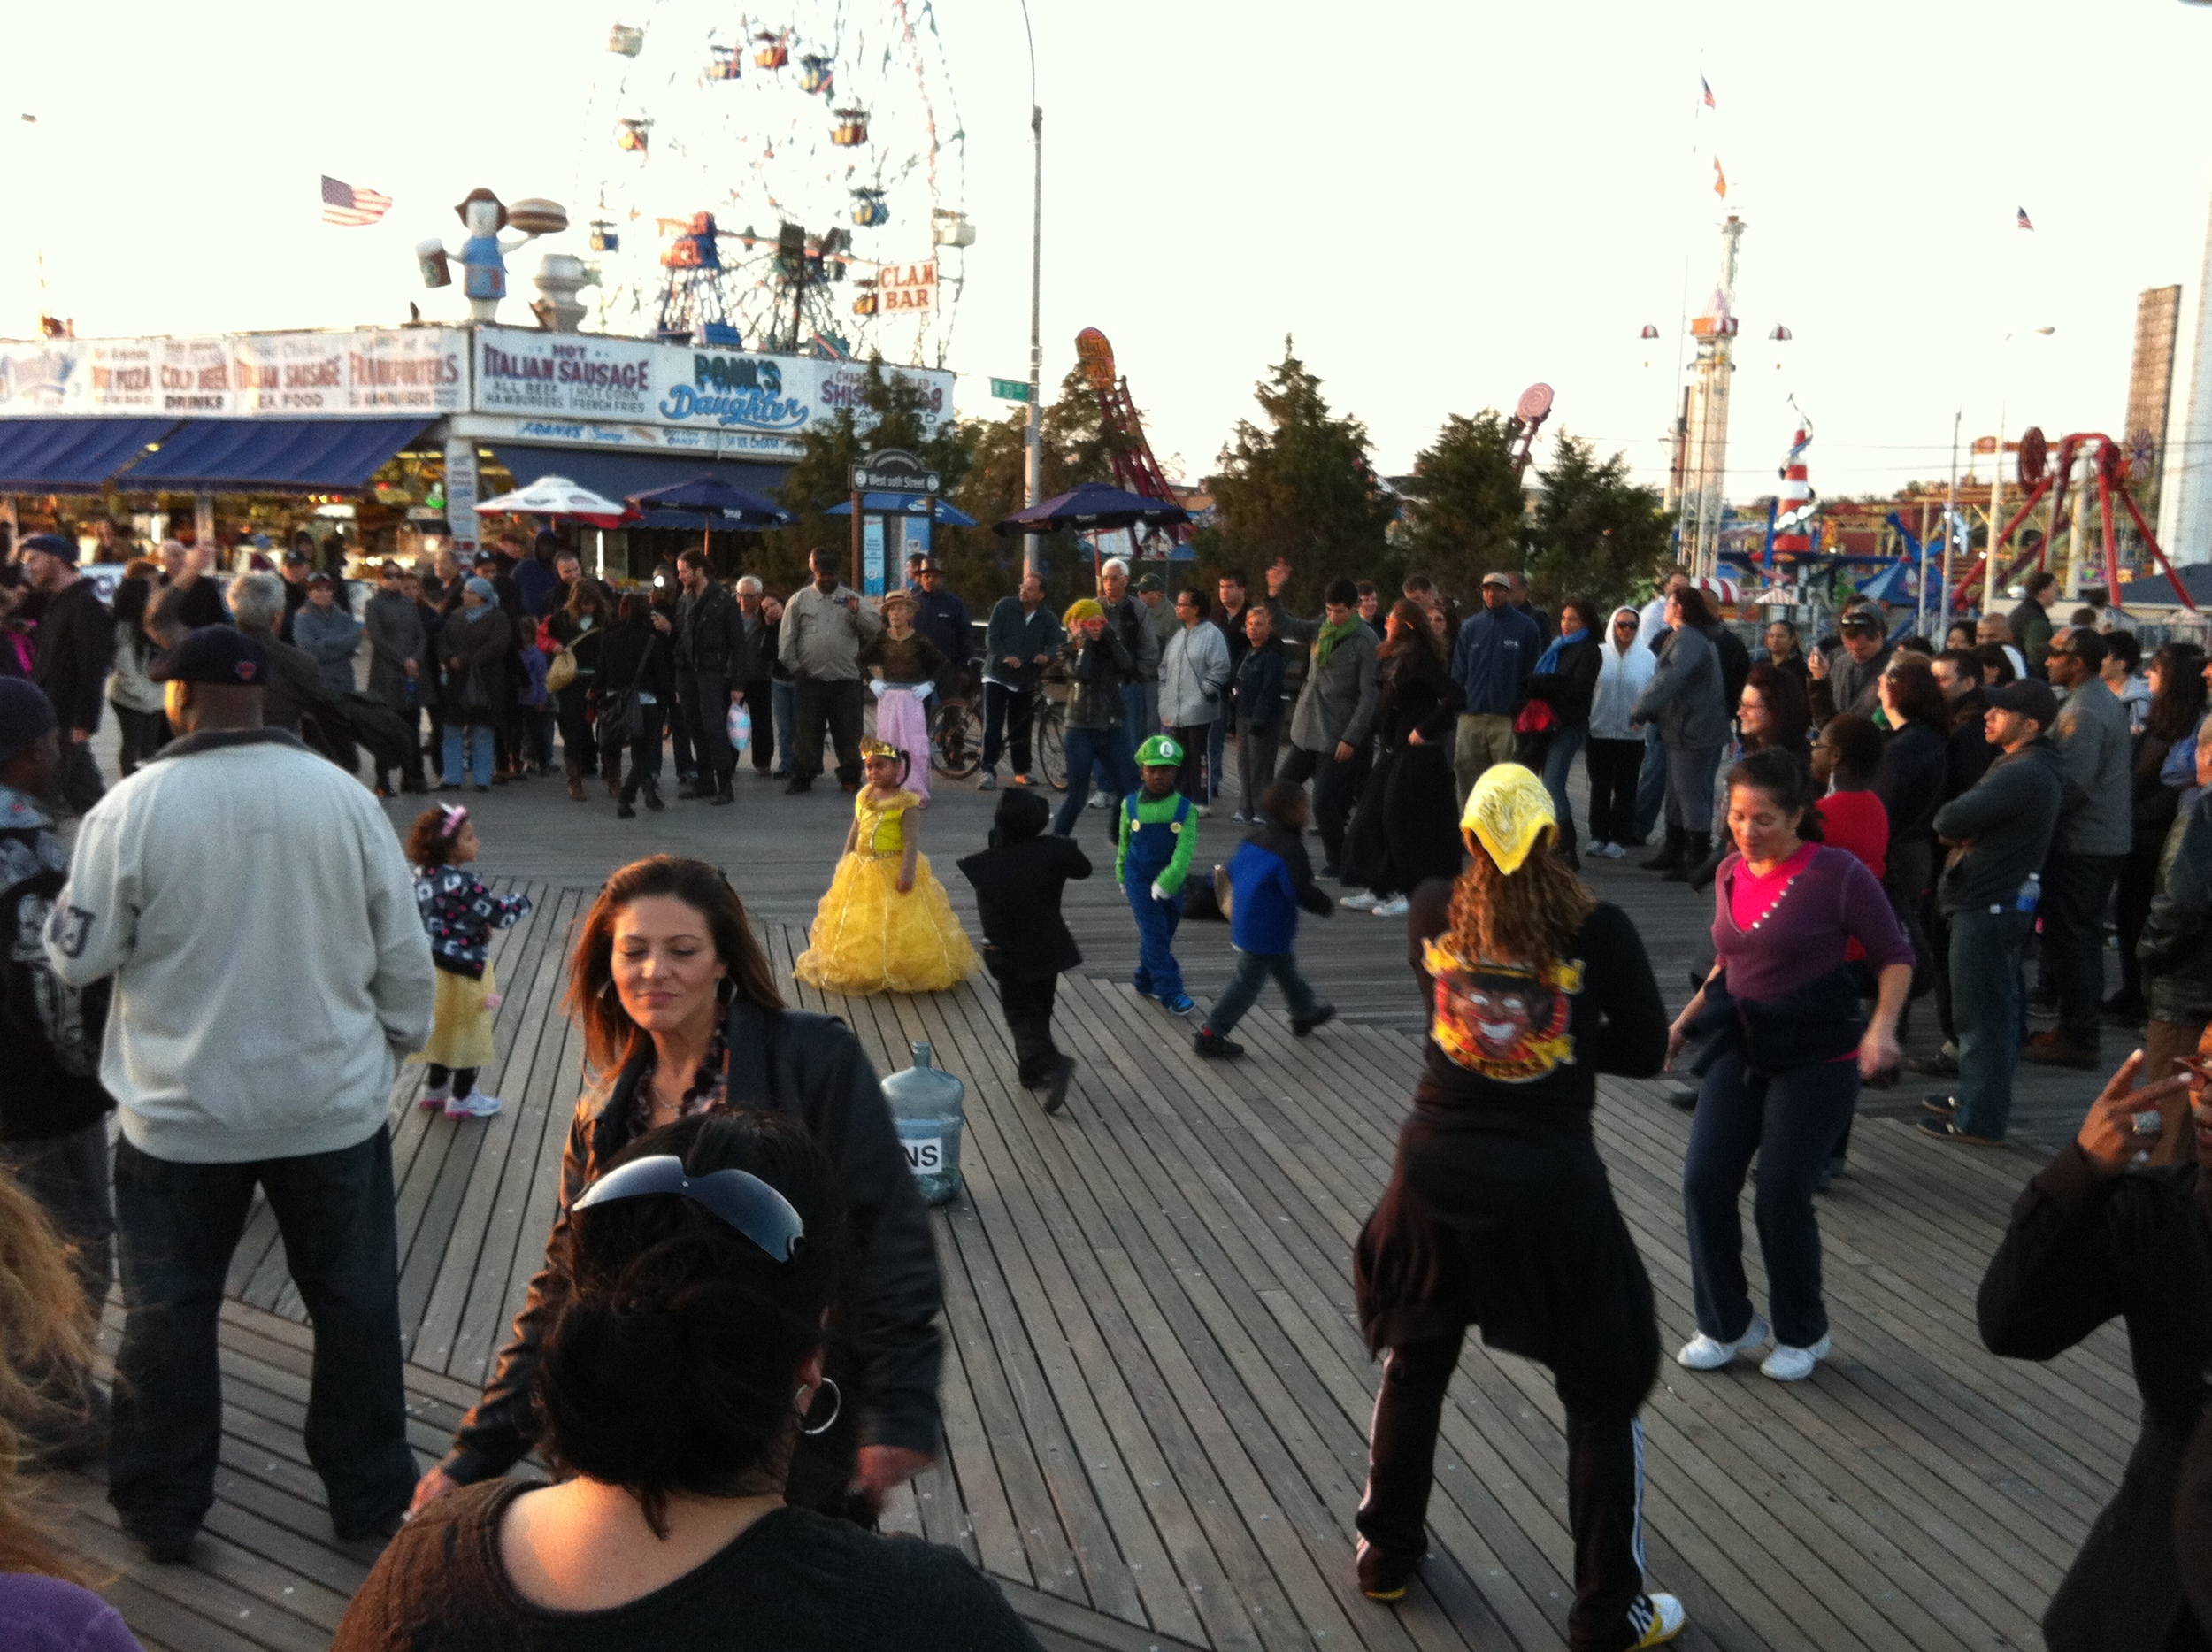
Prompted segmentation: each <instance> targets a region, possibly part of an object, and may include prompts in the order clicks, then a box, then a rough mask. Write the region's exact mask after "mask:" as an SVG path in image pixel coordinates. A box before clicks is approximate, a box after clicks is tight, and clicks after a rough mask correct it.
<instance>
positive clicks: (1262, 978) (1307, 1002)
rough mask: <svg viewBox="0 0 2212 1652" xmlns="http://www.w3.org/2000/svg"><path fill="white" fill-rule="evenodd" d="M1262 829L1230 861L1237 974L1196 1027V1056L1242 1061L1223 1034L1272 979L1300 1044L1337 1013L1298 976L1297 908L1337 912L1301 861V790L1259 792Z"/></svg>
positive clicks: (1278, 787)
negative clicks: (1286, 1002)
mask: <svg viewBox="0 0 2212 1652" xmlns="http://www.w3.org/2000/svg"><path fill="white" fill-rule="evenodd" d="M1258 812H1259V816H1260V824H1259V825H1258V826H1256V827H1255V828H1254V829H1253V831H1252V833H1251V834H1250V835H1249V836H1248V837H1247V838H1246V839H1245V840H1244V841H1243V842H1242V843H1240V844H1239V845H1238V846H1237V852H1236V854H1235V855H1234V856H1233V857H1232V858H1231V860H1230V862H1229V882H1230V885H1231V887H1232V888H1233V895H1232V896H1231V898H1230V903H1229V938H1230V940H1231V941H1232V942H1233V944H1234V945H1235V947H1236V949H1237V972H1236V973H1235V975H1233V976H1232V977H1231V978H1230V980H1229V984H1228V985H1227V986H1226V987H1223V988H1222V989H1221V996H1220V997H1219V998H1217V999H1216V1000H1215V1001H1214V1008H1213V1013H1212V1014H1211V1015H1210V1016H1208V1017H1207V1018H1206V1024H1205V1026H1202V1027H1200V1028H1199V1029H1198V1036H1197V1038H1196V1039H1195V1040H1194V1048H1195V1049H1197V1051H1198V1053H1199V1054H1200V1055H1202V1056H1207V1057H1217V1058H1218V1057H1229V1056H1241V1055H1242V1054H1244V1046H1243V1045H1241V1044H1240V1043H1237V1042H1235V1041H1233V1040H1232V1039H1231V1038H1230V1037H1229V1034H1230V1033H1232V1032H1233V1031H1235V1030H1236V1025H1237V1023H1238V1022H1239V1021H1240V1020H1242V1019H1243V1018H1244V1012H1245V1011H1246V1010H1249V1009H1250V1008H1251V1007H1252V1003H1253V1001H1254V1000H1255V999H1256V998H1257V997H1258V996H1259V995H1260V987H1262V986H1263V984H1265V982H1266V980H1267V978H1268V977H1269V976H1270V975H1272V976H1273V977H1274V978H1275V981H1276V984H1277V985H1278V986H1279V987H1281V988H1282V989H1283V996H1284V997H1285V998H1286V999H1288V1000H1289V1001H1290V1030H1291V1032H1292V1033H1294V1034H1296V1035H1297V1036H1298V1037H1300V1038H1303V1037H1305V1035H1306V1034H1307V1033H1310V1032H1312V1031H1313V1029H1314V1028H1316V1027H1317V1026H1320V1025H1321V1024H1322V1023H1323V1022H1325V1021H1327V1020H1330V1019H1333V1018H1334V1017H1335V1015H1336V1010H1335V1007H1334V1006H1333V1005H1331V1004H1325V1003H1321V1002H1320V1001H1319V1000H1318V999H1317V998H1315V996H1314V995H1313V988H1312V987H1311V986H1310V985H1309V984H1308V983H1307V980H1306V978H1305V977H1304V976H1303V975H1301V974H1300V973H1299V972H1298V958H1297V955H1296V954H1295V953H1294V952H1293V951H1292V950H1291V949H1292V947H1293V945H1294V943H1295V942H1296V941H1297V939H1298V909H1299V908H1300V907H1303V908H1305V910H1306V911H1309V912H1313V913H1316V914H1317V915H1318V916H1320V917H1323V918H1326V917H1327V916H1328V915H1329V914H1330V913H1331V912H1333V911H1335V910H1336V907H1335V903H1333V902H1332V901H1331V900H1330V899H1329V897H1328V896H1327V895H1324V894H1322V893H1321V891H1320V890H1318V889H1317V888H1316V887H1314V883H1313V863H1312V862H1311V861H1310V860H1308V859H1307V858H1306V842H1305V833H1306V791H1305V788H1303V787H1302V786H1293V785H1291V784H1289V783H1288V782H1287V781H1282V780H1279V781H1277V782H1276V783H1275V784H1274V785H1272V786H1270V787H1269V788H1267V789H1266V790H1265V791H1263V792H1262V793H1261V794H1260V806H1259V811H1258Z"/></svg>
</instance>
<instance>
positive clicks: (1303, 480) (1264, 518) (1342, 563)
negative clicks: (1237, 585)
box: [1197, 337, 1396, 608]
mask: <svg viewBox="0 0 2212 1652" xmlns="http://www.w3.org/2000/svg"><path fill="white" fill-rule="evenodd" d="M1254 395H1255V396H1256V398H1257V400H1258V402H1259V404H1260V408H1261V411H1263V412H1264V413H1265V414H1266V416H1267V424H1266V426H1265V428H1262V427H1260V426H1256V425H1254V424H1253V423H1251V421H1249V420H1248V419H1240V420H1239V421H1238V423H1237V427H1236V434H1235V435H1234V437H1233V440H1232V441H1231V442H1230V443H1229V445H1228V446H1227V447H1225V448H1224V449H1222V453H1221V471H1220V473H1219V474H1217V476H1215V477H1214V478H1213V496H1214V504H1215V508H1216V510H1217V512H1218V514H1219V518H1220V521H1219V525H1218V526H1216V527H1214V528H1211V529H1208V530H1205V531H1203V532H1202V533H1201V534H1199V536H1198V546H1197V549H1198V552H1199V556H1200V558H1201V560H1202V562H1204V563H1205V564H1206V565H1208V566H1209V567H1210V568H1220V567H1226V566H1235V565H1241V566H1243V567H1244V568H1245V569H1247V570H1248V572H1250V574H1251V576H1252V580H1253V582H1254V584H1255V585H1256V586H1260V587H1261V588H1264V587H1263V585H1262V584H1261V571H1262V570H1263V569H1264V568H1266V567H1267V566H1268V565H1269V564H1271V562H1273V561H1274V560H1275V558H1276V557H1288V558H1289V559H1290V563H1291V565H1292V567H1293V568H1294V570H1295V571H1296V573H1295V580H1294V584H1293V585H1292V587H1291V595H1292V600H1293V601H1294V603H1296V604H1298V605H1299V606H1301V607H1302V608H1315V607H1317V606H1318V604H1319V602H1320V598H1321V592H1322V589H1323V588H1324V587H1325V586H1326V585H1327V583H1328V582H1329V581H1330V580H1333V579H1334V578H1336V577H1337V576H1338V575H1340V574H1343V575H1348V576H1349V577H1351V578H1354V579H1371V580H1376V581H1377V582H1378V583H1381V582H1382V581H1383V580H1385V579H1386V578H1387V577H1388V576H1389V573H1390V572H1391V570H1392V569H1393V568H1394V566H1395V558H1394V555H1393V553H1392V550H1391V548H1390V545H1389V543H1388V539H1387V535H1388V533H1389V529H1390V525H1391V522H1392V520H1393V519H1394V517H1395V515H1396V507H1395V503H1394V501H1393V499H1392V498H1391V496H1390V495H1389V494H1388V493H1387V492H1386V490H1385V489H1384V488H1383V487H1382V485H1381V483H1380V482H1379V480H1377V478H1376V475H1375V471H1374V466H1373V465H1372V463H1371V460H1370V457H1369V454H1370V450H1371V449H1370V444H1369V442H1368V436H1367V426H1365V425H1363V424H1362V423H1361V422H1360V421H1359V420H1358V419H1352V418H1338V417H1335V416H1333V415H1332V414H1331V412H1330V411H1329V404H1328V403H1327V401H1326V400H1325V399H1324V397H1323V396H1322V394H1321V381H1320V380H1319V379H1317V378H1316V377H1315V376H1314V375H1313V374H1312V373H1310V372H1308V371H1307V368H1306V365H1305V363H1303V362H1302V361H1301V360H1299V359H1298V357H1297V354H1296V352H1295V350H1294V347H1293V345H1292V342H1291V341H1290V339H1289V338H1287V337H1286V338H1285V339H1284V340H1283V358H1282V360H1281V361H1279V362H1278V363H1276V365H1275V366H1274V368H1273V369H1272V370H1271V372H1270V373H1269V374H1268V377H1267V378H1266V379H1265V380H1263V381H1262V382H1261V383H1260V384H1259V385H1258V386H1257V387H1256V388H1255V390H1254Z"/></svg>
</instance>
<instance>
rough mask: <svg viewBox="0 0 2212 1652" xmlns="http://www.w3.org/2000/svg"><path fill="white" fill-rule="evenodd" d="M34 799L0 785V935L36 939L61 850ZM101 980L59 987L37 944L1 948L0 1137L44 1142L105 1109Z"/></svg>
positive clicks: (56, 887) (62, 862) (57, 888)
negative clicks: (2, 1056) (0, 1052)
mask: <svg viewBox="0 0 2212 1652" xmlns="http://www.w3.org/2000/svg"><path fill="white" fill-rule="evenodd" d="M52 824H53V823H52V822H51V821H50V819H49V818H47V816H46V813H45V811H44V809H43V807H42V805H41V804H40V803H39V801H38V800H37V799H36V798H35V797H31V796H28V795H26V794H24V793H22V792H19V791H15V790H13V789H12V788H9V787H5V786H0V935H7V936H10V937H14V936H17V935H28V936H31V937H32V938H33V940H34V942H35V939H36V937H37V936H38V935H39V934H41V933H42V931H43V930H44V929H45V927H46V922H45V917H46V914H47V913H48V912H50V911H52V910H53V905H54V897H55V895H58V894H59V893H60V892H61V887H62V885H63V884H64V883H65V882H66V881H67V879H68V868H69V857H68V854H67V852H66V851H65V850H64V849H63V848H62V846H61V840H60V839H58V838H57V837H56V836H55V835H54V834H53V831H52ZM108 987H109V983H108V982H106V981H104V980H103V981H95V982H94V983H93V984H92V985H91V986H89V987H84V988H82V989H79V988H77V987H65V986H64V985H63V984H62V982H61V981H60V980H58V978H57V977H56V976H55V974H54V972H52V970H50V969H49V968H48V967H47V964H46V954H45V953H44V951H43V950H42V949H40V948H39V947H38V946H37V945H35V944H33V945H31V946H29V947H9V948H6V949H0V1049H4V1050H6V1051H7V1059H6V1060H5V1061H4V1062H0V1141H46V1140H49V1139H50V1138H52V1137H54V1136H61V1135H67V1134H69V1133H72V1132H73V1131H77V1130H81V1129H83V1128H84V1127H85V1126H87V1125H90V1124H93V1123H96V1122H97V1121H98V1120H99V1119H101V1118H104V1117H106V1115H107V1113H108V1111H109V1110H110V1109H111V1108H112V1107H113V1106H114V1105H115V1103H114V1102H113V1101H111V1099H110V1098H109V1096H108V1093H107V1092H106V1091H105V1090H104V1089H102V1088H101V1087H100V1038H101V1033H103V1031H104V1029H105V1027H106V1026H107V1016H108Z"/></svg>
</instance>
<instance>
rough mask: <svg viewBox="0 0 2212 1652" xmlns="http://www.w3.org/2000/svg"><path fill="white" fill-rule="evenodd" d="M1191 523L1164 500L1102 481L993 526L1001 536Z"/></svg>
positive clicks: (1179, 509) (1187, 515)
mask: <svg viewBox="0 0 2212 1652" xmlns="http://www.w3.org/2000/svg"><path fill="white" fill-rule="evenodd" d="M1189 520H1190V512H1189V511H1186V510H1184V509H1183V507H1182V506H1181V505H1179V504H1171V503H1168V502H1167V501H1166V500H1164V499H1148V498H1146V497H1145V496H1143V495H1142V494H1133V493H1125V492H1124V491H1123V490H1122V489H1121V488H1110V487H1108V486H1107V485H1106V484H1105V483H1104V482H1085V483H1083V484H1082V485H1081V486H1080V487H1078V488H1069V489H1068V491H1067V492H1065V493H1064V494H1062V495H1060V496H1058V497H1057V498H1054V499H1047V500H1044V501H1042V502H1041V503H1037V504H1033V505H1031V506H1030V507H1029V508H1028V509H1027V510H1026V511H1015V512H1014V514H1013V515H1011V516H1010V517H1008V518H1007V519H1005V520H1004V521H1002V522H999V523H996V524H994V528H995V532H997V533H1000V534H1054V533H1057V532H1059V531H1060V530H1061V529H1063V528H1078V529H1082V530H1086V531H1087V530H1090V529H1094V528H1116V527H1133V526H1136V524H1138V523H1140V522H1142V523H1145V524H1147V525H1148V526H1154V527H1177V526H1181V525H1182V524H1183V523H1186V522H1187V521H1189Z"/></svg>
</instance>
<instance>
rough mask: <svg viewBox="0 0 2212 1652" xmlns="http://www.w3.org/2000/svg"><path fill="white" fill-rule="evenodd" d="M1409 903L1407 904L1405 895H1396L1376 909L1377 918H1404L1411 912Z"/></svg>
mask: <svg viewBox="0 0 2212 1652" xmlns="http://www.w3.org/2000/svg"><path fill="white" fill-rule="evenodd" d="M1408 910H1409V903H1408V902H1407V900H1406V897H1405V896H1404V895H1392V896H1391V897H1390V898H1389V899H1388V900H1387V901H1385V902H1383V903H1381V904H1380V905H1379V906H1377V907H1376V908H1375V909H1374V911H1375V916H1376V917H1378V918H1403V917H1404V916H1405V915H1406V912H1407V911H1408Z"/></svg>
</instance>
